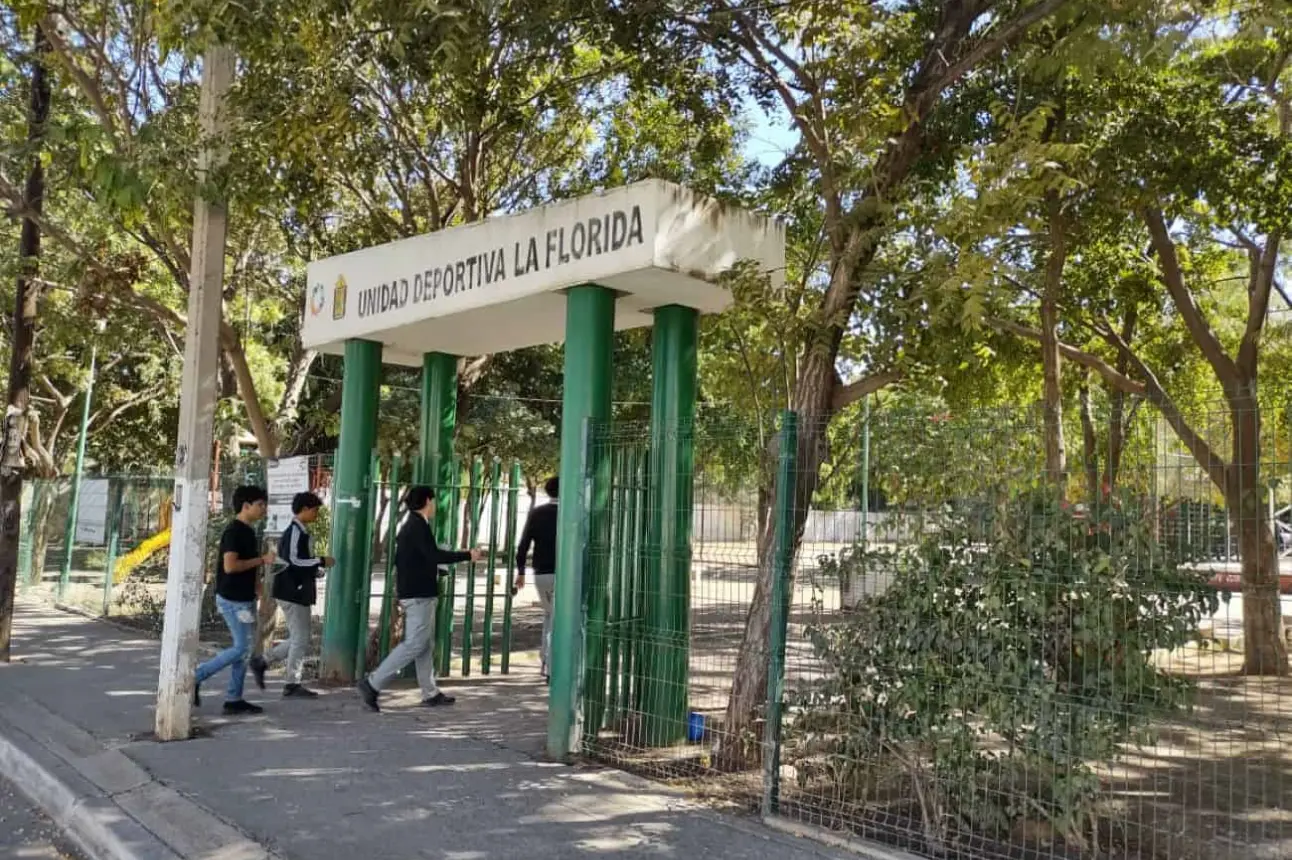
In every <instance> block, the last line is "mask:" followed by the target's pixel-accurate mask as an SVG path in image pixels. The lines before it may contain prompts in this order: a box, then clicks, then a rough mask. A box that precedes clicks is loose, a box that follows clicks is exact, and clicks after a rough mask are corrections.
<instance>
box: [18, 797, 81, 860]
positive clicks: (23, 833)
mask: <svg viewBox="0 0 1292 860" xmlns="http://www.w3.org/2000/svg"><path fill="white" fill-rule="evenodd" d="M0 858H2V860H81V855H80V854H77V853H76V852H75V851H73V850H72V849H71V848H69V847H68V846H67V843H66V841H65V840H64V839H63V838H62V834H60V833H59V832H58V828H57V827H55V826H54V824H53V822H51V821H50V820H49V819H48V818H46V817H45V816H44V815H43V814H41V812H40V811H39V810H38V809H36V808H35V807H33V806H32V805H31V802H30V801H28V800H27V797H26V796H25V795H24V794H23V793H22V792H21V791H18V790H17V789H16V788H14V786H13V785H12V784H11V783H9V782H6V781H5V780H3V779H0Z"/></svg>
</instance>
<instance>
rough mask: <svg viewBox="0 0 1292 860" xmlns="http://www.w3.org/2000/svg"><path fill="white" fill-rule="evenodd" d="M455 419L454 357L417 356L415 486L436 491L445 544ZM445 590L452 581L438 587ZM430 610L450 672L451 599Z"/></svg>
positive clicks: (438, 660) (443, 669) (438, 654)
mask: <svg viewBox="0 0 1292 860" xmlns="http://www.w3.org/2000/svg"><path fill="white" fill-rule="evenodd" d="M457 415H458V359H457V356H453V355H446V354H444V353H442V352H428V353H426V354H425V355H423V356H422V426H421V434H420V436H421V438H420V447H419V449H418V453H419V456H418V459H417V478H416V480H417V483H419V484H429V485H431V486H432V487H434V488H435V537H436V539H437V540H438V541H439V542H440V543H441V544H444V543H446V542H447V541H448V538H449V534H450V532H451V529H452V522H453V514H454V510H453V484H454V482H455V481H456V478H457V476H456V475H454V474H453V432H454V430H455V428H456V425H457ZM442 584H443V586H444V587H445V590H446V591H448V589H449V586H451V585H452V582H451V581H450V580H449V579H448V578H447V577H446V579H445V581H444V582H443V583H442ZM441 597H443V598H444V599H442V600H440V601H439V603H438V604H437V605H436V608H435V671H436V672H438V673H439V674H440V675H441V676H444V675H447V674H448V673H449V657H450V653H449V652H450V650H451V649H452V647H453V595H452V594H451V593H447V594H442V595H441Z"/></svg>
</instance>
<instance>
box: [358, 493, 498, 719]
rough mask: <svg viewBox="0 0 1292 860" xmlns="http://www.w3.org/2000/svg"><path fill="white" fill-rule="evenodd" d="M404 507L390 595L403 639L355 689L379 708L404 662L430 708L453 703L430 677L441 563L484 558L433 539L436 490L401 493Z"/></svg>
mask: <svg viewBox="0 0 1292 860" xmlns="http://www.w3.org/2000/svg"><path fill="white" fill-rule="evenodd" d="M404 508H405V509H406V510H407V511H408V514H407V516H405V517H404V524H403V525H402V526H400V527H399V534H398V535H397V536H396V537H395V594H396V595H397V596H398V598H399V605H400V607H402V608H403V610H404V640H403V641H402V642H400V643H399V644H398V645H396V646H395V648H394V649H393V650H392V651H391V652H390V654H388V655H387V656H386V659H385V660H382V661H381V665H380V666H378V667H377V668H376V670H375V671H374V672H373V673H372V674H371V675H369V676H368V677H366V678H363V679H361V680H360V681H359V683H358V684H357V685H355V686H356V689H358V691H359V697H360V698H361V699H363V703H364V705H366V706H367V707H368V709H369V710H371V711H380V710H381V706H380V705H379V704H378V702H377V697H378V696H379V695H380V693H381V691H382V688H384V687H385V686H386V684H388V683H390V681H391V679H393V678H394V677H395V676H396V675H398V674H399V673H400V672H402V671H404V667H405V666H407V665H408V664H409V663H415V664H416V666H417V683H418V685H419V686H420V687H421V688H422V706H423V707H427V708H434V707H438V706H440V705H451V704H453V701H454V699H453V697H452V696H448V695H445V694H444V693H442V692H441V691H440V688H439V685H438V684H436V682H435V662H434V659H433V658H434V650H433V648H432V641H433V639H434V638H435V603H436V601H437V600H438V598H439V596H440V573H441V570H440V566H441V565H447V564H458V563H459V562H463V561H473V562H474V561H479V560H480V559H481V558H483V557H484V553H482V552H481V551H480V550H478V549H472V550H470V551H469V552H454V551H452V550H447V549H441V548H440V545H439V544H438V543H436V542H435V531H434V529H433V528H432V527H431V522H432V521H433V520H434V518H435V493H434V492H433V491H432V490H431V488H430V487H424V486H418V487H411V488H409V490H408V494H407V495H405V496H404Z"/></svg>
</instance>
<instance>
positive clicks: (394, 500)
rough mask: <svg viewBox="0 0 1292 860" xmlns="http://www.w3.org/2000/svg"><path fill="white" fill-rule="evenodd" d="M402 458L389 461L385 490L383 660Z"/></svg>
mask: <svg viewBox="0 0 1292 860" xmlns="http://www.w3.org/2000/svg"><path fill="white" fill-rule="evenodd" d="M402 468H403V458H402V457H400V456H399V455H398V454H396V455H395V456H394V458H393V459H392V460H391V462H390V480H389V482H388V486H387V491H388V492H389V493H390V505H389V506H388V508H387V512H388V514H389V516H390V522H389V524H388V525H387V526H386V573H385V576H384V577H383V580H382V588H381V621H380V624H381V627H380V630H381V633H380V635H379V637H378V641H377V659H378V660H379V661H380V660H384V659H385V658H386V655H387V654H389V653H390V628H391V624H392V623H393V622H394V619H395V533H396V531H397V530H398V528H399V499H400V494H399V491H400V474H401V471H402Z"/></svg>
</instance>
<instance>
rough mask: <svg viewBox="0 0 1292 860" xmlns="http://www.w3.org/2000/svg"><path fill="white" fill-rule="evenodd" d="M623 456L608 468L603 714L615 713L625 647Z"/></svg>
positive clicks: (615, 456) (625, 473) (618, 454)
mask: <svg viewBox="0 0 1292 860" xmlns="http://www.w3.org/2000/svg"><path fill="white" fill-rule="evenodd" d="M627 459H628V457H627V452H626V451H624V450H617V451H615V452H614V454H613V456H612V460H611V464H610V505H611V510H612V511H613V512H614V516H613V518H612V520H611V523H610V541H609V545H610V582H609V592H610V593H609V594H608V595H607V597H608V598H609V600H608V604H609V611H608V614H607V619H606V621H607V625H606V626H607V632H608V635H609V638H610V643H609V644H610V670H609V673H608V676H607V679H606V713H607V714H608V715H614V714H616V713H618V711H619V707H620V702H621V701H622V700H621V698H620V695H619V692H620V687H619V675H620V671H621V670H622V668H623V667H622V663H623V662H624V661H623V654H624V649H625V646H626V644H627V640H626V639H625V637H624V633H625V621H626V619H627V612H626V609H627V606H626V604H625V601H624V594H625V588H624V582H625V571H626V569H627V567H628V565H629V564H630V563H631V562H630V560H629V559H628V558H627V553H626V551H625V550H626V543H627V542H626V540H625V537H626V535H625V528H626V526H627V512H628V511H627V508H628V504H627V499H628V488H627V477H628V470H627Z"/></svg>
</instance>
